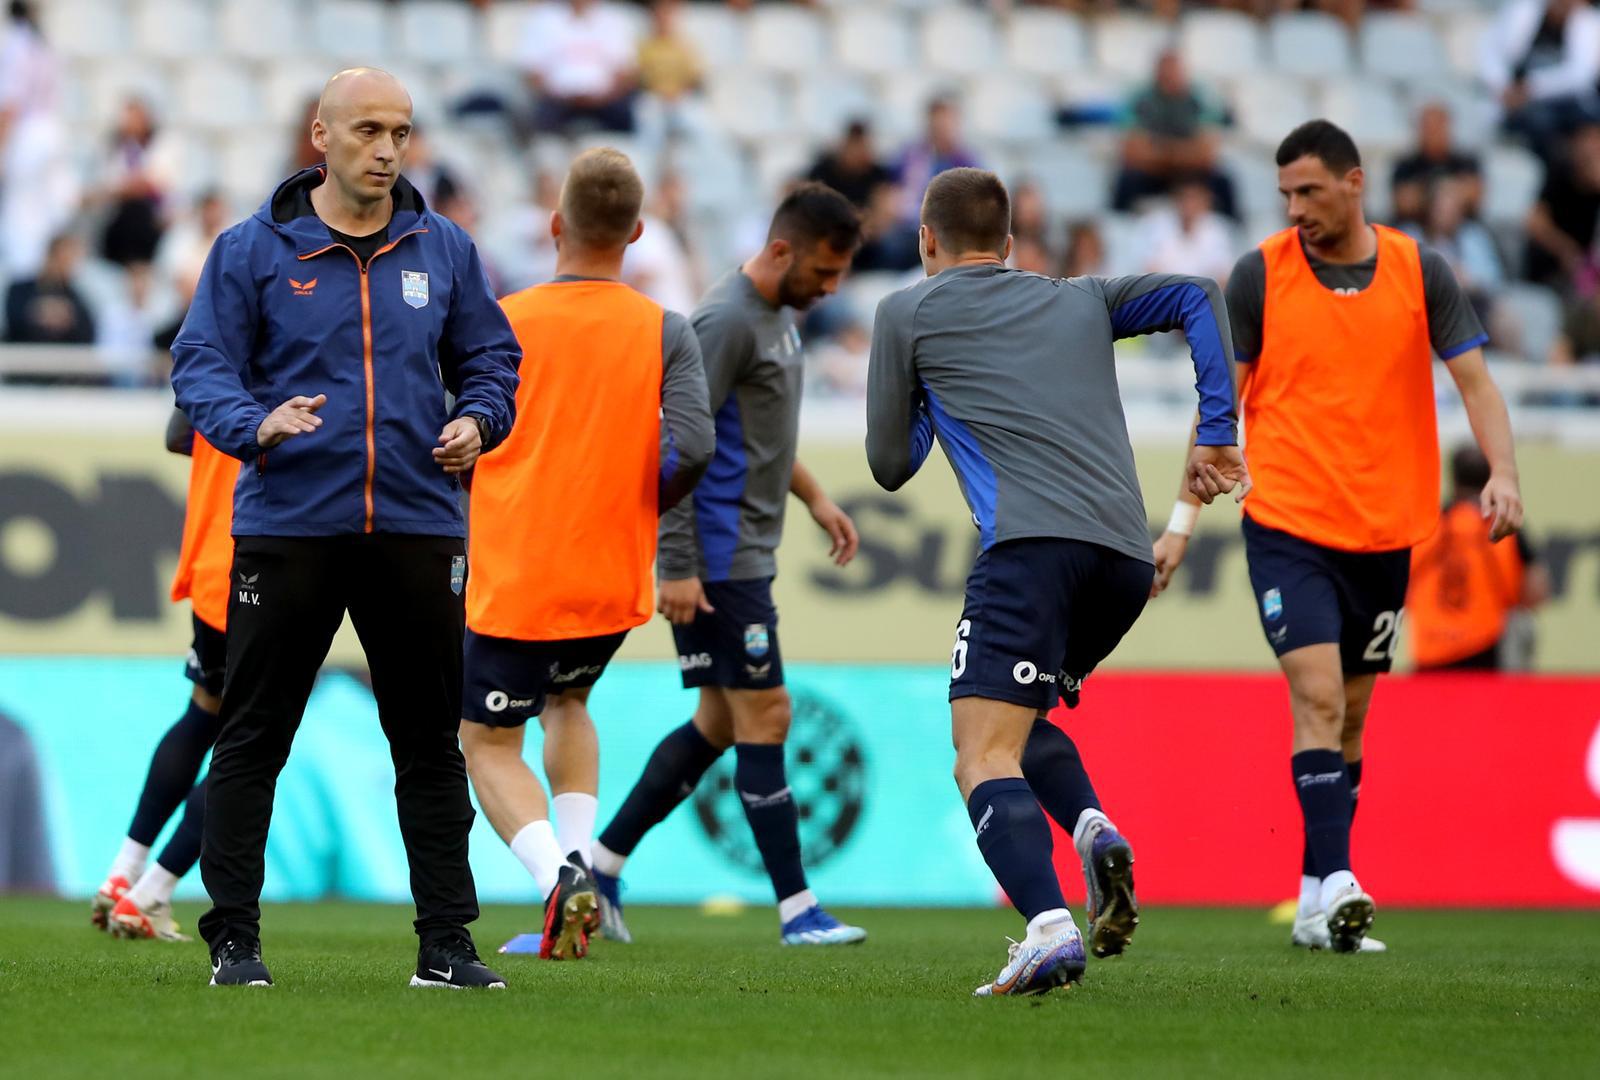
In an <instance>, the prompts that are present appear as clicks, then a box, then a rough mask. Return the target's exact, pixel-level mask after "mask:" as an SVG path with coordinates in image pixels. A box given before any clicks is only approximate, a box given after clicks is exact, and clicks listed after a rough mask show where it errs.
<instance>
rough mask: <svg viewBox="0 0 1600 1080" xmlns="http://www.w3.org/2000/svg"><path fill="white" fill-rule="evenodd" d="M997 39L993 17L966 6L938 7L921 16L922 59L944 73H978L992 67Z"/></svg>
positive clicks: (998, 57) (998, 54)
mask: <svg viewBox="0 0 1600 1080" xmlns="http://www.w3.org/2000/svg"><path fill="white" fill-rule="evenodd" d="M999 60H1000V43H999V40H998V38H997V36H996V34H995V25H994V19H993V18H992V17H991V16H990V15H989V14H988V13H987V12H983V11H975V10H973V9H971V8H966V7H940V8H935V9H934V10H932V11H930V12H928V14H927V16H926V17H925V18H924V19H923V20H922V62H923V63H924V64H926V65H927V66H928V67H929V68H930V69H931V70H933V71H938V72H943V73H945V74H947V75H978V74H981V73H983V72H986V71H991V70H993V69H994V68H995V66H996V65H997V64H998V62H999Z"/></svg>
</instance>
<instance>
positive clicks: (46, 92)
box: [0, 0, 78, 277]
mask: <svg viewBox="0 0 1600 1080" xmlns="http://www.w3.org/2000/svg"><path fill="white" fill-rule="evenodd" d="M6 10H7V19H6V22H5V23H4V24H3V25H0V180H3V183H0V257H3V262H0V267H3V269H4V270H5V271H6V272H7V273H8V274H9V276H12V277H31V276H32V275H33V274H34V273H35V272H36V271H37V270H38V269H39V267H40V265H41V264H42V263H43V262H44V260H45V251H46V249H47V248H48V247H49V246H50V242H51V238H52V237H54V236H55V235H56V234H57V233H58V232H60V231H61V230H62V229H64V228H65V227H66V226H67V223H68V222H69V221H70V220H71V218H72V213H73V210H74V209H75V208H76V206H77V202H78V184H77V182H76V177H75V175H74V173H73V171H72V163H71V156H70V155H71V148H70V146H69V145H68V141H67V133H66V126H65V124H64V123H63V122H62V119H61V115H60V110H61V96H60V86H61V80H62V74H61V66H60V62H59V61H58V60H57V59H56V56H55V53H54V52H52V51H51V49H50V47H49V46H48V45H47V44H46V42H45V40H44V34H43V32H42V31H41V30H40V28H39V19H38V16H37V14H36V13H35V11H34V5H33V4H32V3H30V2H25V0H11V2H10V4H9V5H8V7H7V9H6Z"/></svg>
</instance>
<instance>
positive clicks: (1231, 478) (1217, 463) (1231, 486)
mask: <svg viewBox="0 0 1600 1080" xmlns="http://www.w3.org/2000/svg"><path fill="white" fill-rule="evenodd" d="M1188 481H1189V484H1188V486H1189V494H1191V495H1193V496H1194V497H1195V498H1197V499H1199V500H1200V501H1201V502H1203V503H1205V504H1206V505H1207V506H1210V505H1211V500H1213V499H1215V498H1216V497H1217V496H1218V495H1226V494H1227V493H1228V492H1230V491H1237V494H1235V495H1234V497H1233V501H1234V502H1244V497H1245V496H1246V495H1248V494H1249V493H1250V470H1249V469H1248V468H1246V467H1245V463H1244V454H1243V452H1241V451H1240V449H1239V448H1238V447H1237V446H1197V447H1195V448H1194V449H1193V450H1191V451H1189V469H1188Z"/></svg>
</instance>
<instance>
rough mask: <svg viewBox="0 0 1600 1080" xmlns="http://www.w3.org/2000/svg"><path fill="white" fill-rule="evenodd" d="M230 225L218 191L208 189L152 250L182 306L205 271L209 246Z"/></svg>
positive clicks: (230, 218)
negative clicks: (155, 248)
mask: <svg viewBox="0 0 1600 1080" xmlns="http://www.w3.org/2000/svg"><path fill="white" fill-rule="evenodd" d="M232 223H233V212H232V210H231V208H230V207H229V206H228V200H227V197H226V196H225V195H223V194H222V191H221V189H220V188H208V189H206V190H205V191H203V192H201V193H200V196H199V197H198V198H197V199H195V203H194V209H193V210H192V211H191V212H190V213H189V214H186V215H184V216H183V217H181V218H179V219H178V220H177V221H176V222H174V223H173V226H172V228H170V229H168V230H167V232H166V234H165V235H164V236H163V237H162V238H161V246H160V247H159V248H158V249H157V250H156V265H157V267H159V268H160V271H161V274H162V276H163V277H164V278H166V281H167V283H168V285H169V286H170V287H171V288H172V289H174V290H176V292H177V293H178V294H179V296H180V297H181V298H182V299H183V301H184V303H185V305H187V303H188V298H189V297H191V296H193V295H194V286H195V283H196V282H198V281H199V280H200V271H201V270H202V269H203V268H204V267H205V264H206V256H207V255H209V254H210V253H211V245H212V243H213V242H215V240H216V239H217V237H218V236H219V235H220V234H221V233H222V230H223V229H225V228H227V227H228V226H229V225H231V224H232Z"/></svg>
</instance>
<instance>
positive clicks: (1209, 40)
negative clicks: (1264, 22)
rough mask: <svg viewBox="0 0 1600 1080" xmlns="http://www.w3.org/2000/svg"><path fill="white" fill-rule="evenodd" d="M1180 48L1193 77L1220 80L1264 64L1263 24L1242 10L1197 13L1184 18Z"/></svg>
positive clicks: (1179, 37)
mask: <svg viewBox="0 0 1600 1080" xmlns="http://www.w3.org/2000/svg"><path fill="white" fill-rule="evenodd" d="M1178 47H1179V49H1180V50H1181V51H1182V53H1183V59H1184V63H1185V64H1186V65H1187V66H1188V68H1189V71H1190V73H1191V74H1194V75H1198V76H1200V77H1201V78H1203V79H1216V78H1223V77H1226V76H1229V75H1233V74H1235V73H1237V72H1241V71H1254V70H1256V68H1258V67H1259V66H1260V64H1261V58H1262V52H1263V49H1262V44H1261V29H1260V24H1259V23H1257V22H1256V20H1254V19H1252V18H1251V17H1250V16H1248V15H1245V14H1243V13H1242V12H1238V11H1193V12H1190V13H1189V14H1188V15H1186V16H1184V19H1183V24H1182V26H1181V28H1180V29H1179V31H1178Z"/></svg>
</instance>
